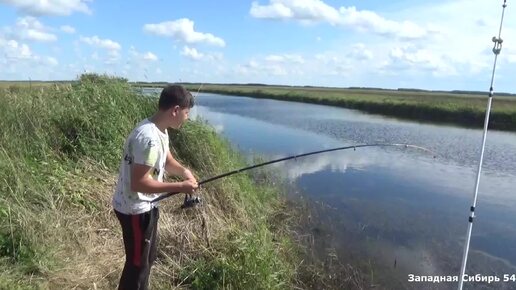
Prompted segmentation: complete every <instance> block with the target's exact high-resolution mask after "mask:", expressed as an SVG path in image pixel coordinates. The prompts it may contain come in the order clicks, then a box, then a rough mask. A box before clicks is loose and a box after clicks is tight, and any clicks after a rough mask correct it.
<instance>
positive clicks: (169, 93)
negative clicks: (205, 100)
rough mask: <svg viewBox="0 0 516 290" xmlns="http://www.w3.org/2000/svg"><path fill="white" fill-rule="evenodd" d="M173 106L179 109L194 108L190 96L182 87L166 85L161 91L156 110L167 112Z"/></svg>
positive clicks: (192, 99)
mask: <svg viewBox="0 0 516 290" xmlns="http://www.w3.org/2000/svg"><path fill="white" fill-rule="evenodd" d="M174 106H179V107H180V108H181V109H186V108H192V107H193V106H194V98H193V96H192V94H191V93H190V92H189V91H187V90H186V89H185V88H184V87H183V86H180V85H168V86H166V87H165V88H163V91H161V95H160V96H159V102H158V108H159V109H160V110H168V109H170V108H172V107H174Z"/></svg>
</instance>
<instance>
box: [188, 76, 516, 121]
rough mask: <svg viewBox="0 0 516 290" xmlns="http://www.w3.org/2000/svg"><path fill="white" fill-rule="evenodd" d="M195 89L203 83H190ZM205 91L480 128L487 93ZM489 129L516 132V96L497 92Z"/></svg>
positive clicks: (217, 88) (281, 89)
mask: <svg viewBox="0 0 516 290" xmlns="http://www.w3.org/2000/svg"><path fill="white" fill-rule="evenodd" d="M187 87H188V88H189V89H191V90H192V91H196V90H197V89H198V88H199V87H200V84H188V85H187ZM202 92H211V93H218V94H225V95H236V96H248V97H253V98H267V99H276V100H283V101H295V102H306V103H312V104H321V105H330V106H337V107H344V108H350V109H357V110H361V111H364V112H367V113H373V114H380V115H385V116H390V117H396V118H403V119H408V120H414V121H427V122H436V123H447V124H456V125H460V126H465V127H472V128H481V127H483V124H484V118H485V110H486V105H487V94H485V95H481V94H479V93H478V92H476V93H460V92H455V93H452V92H429V91H421V90H381V89H364V88H354V89H341V88H319V87H285V86H263V85H214V84H210V85H203V86H202ZM489 126H490V128H491V129H499V130H510V131H516V96H512V95H508V94H504V95H503V96H498V95H495V98H494V101H493V104H492V111H491V118H490V125H489Z"/></svg>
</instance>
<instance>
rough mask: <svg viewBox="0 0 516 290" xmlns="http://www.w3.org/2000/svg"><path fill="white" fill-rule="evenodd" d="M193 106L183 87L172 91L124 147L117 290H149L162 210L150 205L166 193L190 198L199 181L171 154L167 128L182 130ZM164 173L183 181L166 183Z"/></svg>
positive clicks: (117, 203) (116, 203)
mask: <svg viewBox="0 0 516 290" xmlns="http://www.w3.org/2000/svg"><path fill="white" fill-rule="evenodd" d="M193 106H194V99H193V96H192V95H191V94H190V92H188V91H187V90H186V89H185V88H183V87H182V86H179V85H169V86H167V87H165V88H164V89H163V91H162V92H161V95H160V97H159V102H158V110H157V112H156V113H155V114H154V115H153V116H152V117H150V118H147V119H145V120H143V121H141V122H140V123H139V124H138V125H137V126H136V127H135V128H134V129H133V130H132V131H131V133H130V134H129V136H128V138H127V140H126V142H125V145H124V152H123V155H122V156H123V157H122V161H121V163H120V172H119V177H118V183H117V187H116V190H115V193H114V195H113V208H114V210H115V214H116V216H117V218H118V220H119V221H120V225H121V226H122V234H123V239H124V248H125V255H126V261H125V265H124V270H123V271H122V276H121V278H120V284H119V286H118V289H119V290H133V289H134V290H146V289H147V288H148V284H149V274H150V269H151V266H152V264H153V263H154V260H155V259H156V251H157V241H156V240H157V231H158V227H157V226H158V218H159V210H158V207H157V205H156V204H154V203H151V202H150V201H151V200H153V199H154V198H157V197H159V196H160V195H161V194H162V193H166V192H177V193H187V194H192V193H193V192H194V191H195V189H197V187H198V184H197V180H196V179H195V177H194V176H193V174H192V172H190V170H188V169H187V168H185V167H184V166H183V165H181V164H180V163H179V162H177V161H176V160H175V159H174V157H173V156H172V154H171V153H170V150H169V138H168V132H167V128H174V129H179V128H181V126H182V125H183V123H184V122H185V121H186V120H187V119H188V114H189V112H190V109H191V108H192V107H193ZM165 171H166V172H167V173H168V174H170V175H175V176H179V177H182V178H183V179H184V180H183V181H181V182H164V181H163V175H164V173H165Z"/></svg>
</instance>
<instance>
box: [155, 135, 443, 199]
mask: <svg viewBox="0 0 516 290" xmlns="http://www.w3.org/2000/svg"><path fill="white" fill-rule="evenodd" d="M363 147H405V148H414V149H419V150H423V151H425V152H428V153H431V154H433V156H434V158H435V157H436V155H437V154H435V152H433V151H432V150H430V149H428V148H425V147H421V146H417V145H411V144H398V143H374V144H361V145H352V146H344V147H337V148H331V149H325V150H319V151H313V152H308V153H303V154H298V155H292V156H288V157H284V158H280V159H275V160H271V161H267V162H263V163H259V164H255V165H251V166H247V167H244V168H240V169H236V170H233V171H230V172H227V173H223V174H220V175H217V176H214V177H210V178H208V179H205V180H202V181H200V182H199V183H198V184H199V186H201V185H203V184H206V183H208V182H212V181H214V180H217V179H221V178H224V177H227V176H231V175H234V174H237V173H240V172H244V171H247V170H250V169H254V168H258V167H262V166H266V165H270V164H274V163H278V162H282V161H287V160H291V159H297V158H300V157H306V156H310V155H316V154H321V153H326V152H332V151H340V150H349V149H353V150H356V149H357V148H363ZM177 193H178V192H169V193H165V194H162V195H160V196H159V197H157V198H155V199H153V200H151V201H150V202H151V203H155V202H158V201H160V200H163V199H165V198H167V197H170V196H172V195H175V194H177ZM199 202H200V200H199V199H198V198H192V197H191V196H190V197H188V194H187V195H186V196H185V203H184V204H183V206H185V205H187V203H199Z"/></svg>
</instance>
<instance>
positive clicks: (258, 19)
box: [0, 0, 516, 92]
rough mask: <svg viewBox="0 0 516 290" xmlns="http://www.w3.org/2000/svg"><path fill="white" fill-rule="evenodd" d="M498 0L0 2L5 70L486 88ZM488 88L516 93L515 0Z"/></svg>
mask: <svg viewBox="0 0 516 290" xmlns="http://www.w3.org/2000/svg"><path fill="white" fill-rule="evenodd" d="M501 5H502V1H498V0H453V1H451V0H450V1H448V0H438V1H405V0H403V1H379V0H373V1H342V0H341V1H333V0H258V1H241V0H239V1H236V0H232V1H229V0H220V1H198V0H190V1H186V0H185V1H164V0H160V1H152V2H149V1H145V2H144V1H99V0H46V1H43V0H39V1H38V0H0V79H3V80H20V79H23V80H28V79H29V78H31V79H33V80H35V79H40V80H66V79H74V78H76V77H77V76H78V75H80V74H81V73H83V72H97V73H108V74H112V75H118V76H124V77H127V78H129V79H130V80H141V81H168V82H176V81H179V80H182V81H190V82H219V83H267V84H286V85H314V86H336V87H349V86H364V87H384V88H399V87H405V88H406V87H410V88H423V89H441V90H453V89H462V90H487V89H488V87H489V81H490V76H491V69H492V65H493V59H494V56H493V53H492V52H491V48H492V42H491V38H492V37H493V36H494V35H496V34H497V32H498V25H499V22H500V14H501ZM502 38H503V39H504V45H503V49H502V53H501V54H500V57H499V62H498V68H497V75H496V80H495V91H504V92H516V78H515V76H516V6H515V7H512V6H511V3H509V6H508V7H507V9H506V19H505V23H504V28H503V31H502Z"/></svg>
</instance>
